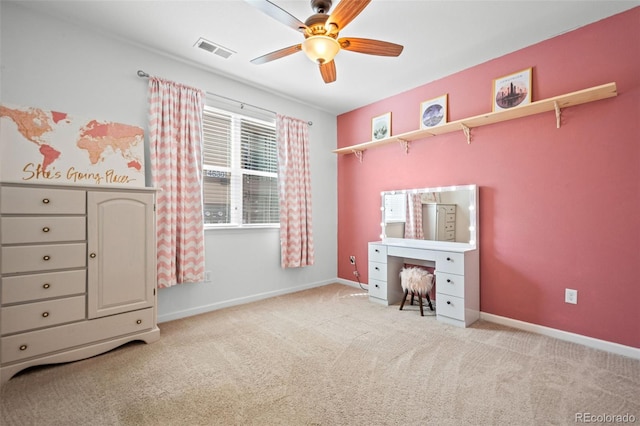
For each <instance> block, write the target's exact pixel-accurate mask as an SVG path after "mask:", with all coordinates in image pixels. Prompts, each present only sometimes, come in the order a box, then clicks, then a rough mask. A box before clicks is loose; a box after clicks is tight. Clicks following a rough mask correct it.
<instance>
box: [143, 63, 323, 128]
mask: <svg viewBox="0 0 640 426" xmlns="http://www.w3.org/2000/svg"><path fill="white" fill-rule="evenodd" d="M137 74H138V77H141V78H149V77H151V76H150V75H149V74H147V73H146V72H144V71H142V70H138V72H137ZM206 94H207V95H211V96H217V97H219V98H222V99H226V100H228V101H231V102H237V103H239V104H240V108H241V109H242V108H244V106H245V105H247V106H250V107H251V108H257V109H261V110H263V111H266V112H270V113H271V114H274V115H276V114H277V113H276V112H275V111H271V110H270V109H266V108H262V107H259V106H256V105H251V104H248V103H246V102H241V101H238V100H235V99H231V98H228V97H226V96H222V95H218V94H216V93H211V92H206ZM307 124H308V125H309V126H313V121H307Z"/></svg>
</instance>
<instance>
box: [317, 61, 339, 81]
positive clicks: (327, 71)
mask: <svg viewBox="0 0 640 426" xmlns="http://www.w3.org/2000/svg"><path fill="white" fill-rule="evenodd" d="M320 74H322V79H323V80H324V82H325V83H333V82H334V81H336V62H335V61H329V62H325V63H324V64H320Z"/></svg>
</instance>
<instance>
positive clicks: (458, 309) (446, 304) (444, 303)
mask: <svg viewBox="0 0 640 426" xmlns="http://www.w3.org/2000/svg"><path fill="white" fill-rule="evenodd" d="M436 312H437V314H438V315H443V316H445V317H449V318H453V319H456V320H460V321H464V299H461V298H460V297H455V296H449V295H444V294H441V293H437V294H436Z"/></svg>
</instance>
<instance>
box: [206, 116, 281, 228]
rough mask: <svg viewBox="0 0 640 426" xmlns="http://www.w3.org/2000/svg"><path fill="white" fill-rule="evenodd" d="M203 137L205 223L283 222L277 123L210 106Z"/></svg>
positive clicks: (253, 224) (249, 223) (237, 224)
mask: <svg viewBox="0 0 640 426" xmlns="http://www.w3.org/2000/svg"><path fill="white" fill-rule="evenodd" d="M203 133H204V147H203V169H204V170H203V180H204V182H203V191H204V221H205V223H206V224H211V225H216V224H217V225H221V226H230V225H231V226H245V225H252V226H257V225H274V224H279V216H278V185H277V183H278V175H277V171H278V154H277V144H276V129H275V122H268V121H264V120H260V119H256V118H252V117H247V116H243V115H241V114H238V113H234V112H229V111H224V110H220V109H216V108H211V107H205V109H204V114H203Z"/></svg>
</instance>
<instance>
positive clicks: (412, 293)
mask: <svg viewBox="0 0 640 426" xmlns="http://www.w3.org/2000/svg"><path fill="white" fill-rule="evenodd" d="M414 295H415V293H414V292H411V304H412V305H413V296H414Z"/></svg>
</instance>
